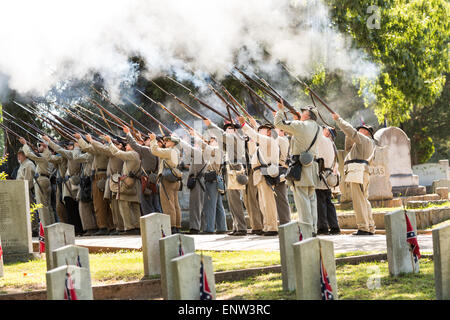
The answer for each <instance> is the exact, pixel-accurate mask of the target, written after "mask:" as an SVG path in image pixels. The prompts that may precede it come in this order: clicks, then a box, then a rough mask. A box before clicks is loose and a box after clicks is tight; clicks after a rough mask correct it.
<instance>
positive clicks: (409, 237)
mask: <svg viewBox="0 0 450 320" xmlns="http://www.w3.org/2000/svg"><path fill="white" fill-rule="evenodd" d="M405 220H406V241H407V242H408V243H409V244H410V246H411V252H412V254H413V257H414V262H415V263H417V262H418V261H419V259H420V248H419V243H418V242H417V236H416V233H415V232H414V229H413V227H412V225H411V221H409V218H408V215H407V214H406V212H405Z"/></svg>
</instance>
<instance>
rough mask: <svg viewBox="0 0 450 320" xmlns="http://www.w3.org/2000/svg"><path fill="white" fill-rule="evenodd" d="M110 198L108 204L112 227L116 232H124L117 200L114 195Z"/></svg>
mask: <svg viewBox="0 0 450 320" xmlns="http://www.w3.org/2000/svg"><path fill="white" fill-rule="evenodd" d="M111 198H112V199H110V204H111V212H112V219H113V224H114V227H115V228H116V230H117V231H124V225H123V219H122V216H121V215H120V208H119V200H117V199H116V198H115V195H114V194H112V195H111Z"/></svg>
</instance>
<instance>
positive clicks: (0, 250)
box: [0, 242, 3, 259]
mask: <svg viewBox="0 0 450 320" xmlns="http://www.w3.org/2000/svg"><path fill="white" fill-rule="evenodd" d="M2 257H3V248H2V243H1V242H0V259H1V258H2Z"/></svg>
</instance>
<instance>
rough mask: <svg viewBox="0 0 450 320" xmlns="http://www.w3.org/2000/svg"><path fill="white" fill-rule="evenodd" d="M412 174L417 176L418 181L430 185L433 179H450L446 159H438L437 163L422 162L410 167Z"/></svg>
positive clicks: (449, 170)
mask: <svg viewBox="0 0 450 320" xmlns="http://www.w3.org/2000/svg"><path fill="white" fill-rule="evenodd" d="M412 170H413V172H414V174H416V175H418V176H419V183H420V184H421V185H423V186H427V187H428V186H431V185H432V184H433V182H434V181H438V180H450V169H449V166H448V160H439V163H423V164H417V165H415V166H413V167H412Z"/></svg>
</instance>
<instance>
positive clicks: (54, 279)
mask: <svg viewBox="0 0 450 320" xmlns="http://www.w3.org/2000/svg"><path fill="white" fill-rule="evenodd" d="M67 273H68V274H69V275H70V278H71V279H72V283H73V287H74V289H75V292H76V295H77V300H93V299H94V295H93V292H92V285H91V275H90V273H89V270H88V269H86V268H79V267H77V266H73V265H68V266H62V267H58V268H55V269H52V270H50V271H47V274H46V279H47V300H64V291H65V288H66V286H65V281H66V274H67Z"/></svg>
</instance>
